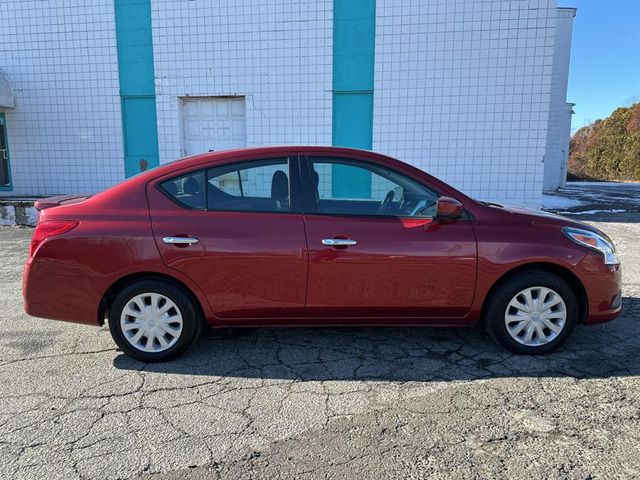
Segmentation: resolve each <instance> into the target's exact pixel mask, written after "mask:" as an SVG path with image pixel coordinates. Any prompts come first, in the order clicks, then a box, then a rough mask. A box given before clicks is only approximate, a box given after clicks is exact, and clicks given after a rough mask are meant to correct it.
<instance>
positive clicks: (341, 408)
mask: <svg viewBox="0 0 640 480" xmlns="http://www.w3.org/2000/svg"><path fill="white" fill-rule="evenodd" d="M634 218H635V222H634V221H633V220H634ZM638 220H640V218H639V217H632V218H631V221H627V222H625V223H621V222H617V221H614V222H612V223H602V222H600V223H597V226H598V227H599V228H602V229H603V230H604V231H606V232H607V233H608V234H609V235H610V236H611V237H612V238H613V239H614V240H615V242H616V243H617V245H618V247H619V249H620V255H621V257H622V261H623V267H624V283H625V285H624V290H623V294H624V315H623V316H622V317H621V318H620V319H618V320H617V321H614V322H612V323H609V324H606V325H603V326H597V327H588V328H587V327H581V328H578V329H577V330H576V332H575V334H574V335H573V337H572V338H571V339H570V340H569V341H568V343H567V344H566V346H565V347H564V348H563V349H562V350H560V351H558V352H556V353H554V354H552V355H550V356H546V357H539V358H533V357H517V356H513V355H510V354H509V353H507V352H505V351H503V350H502V349H500V348H499V347H497V346H496V345H494V344H493V343H492V342H491V341H490V340H489V338H488V337H487V335H486V334H485V333H484V332H483V331H481V330H459V329H458V330H456V329H417V328H383V329H359V328H345V329H306V328H304V329H254V330H239V331H237V332H233V333H232V334H225V333H218V334H207V335H206V336H205V337H203V338H202V339H201V340H199V341H198V342H197V343H196V345H194V348H192V350H191V351H190V352H189V353H188V354H187V355H186V356H184V357H183V358H181V359H180V360H178V361H174V362H171V363H166V364H156V365H147V364H142V363H139V362H136V361H133V360H131V359H129V358H127V357H125V356H124V355H122V354H121V353H120V352H118V351H117V350H116V348H115V346H114V344H113V343H112V341H111V338H110V336H109V333H108V331H107V330H106V329H105V328H94V327H88V326H82V325H74V324H68V323H62V322H55V321H49V320H40V319H36V318H31V317H29V316H27V315H25V314H24V313H23V311H22V300H21V296H20V281H21V277H20V275H21V267H22V263H23V261H24V259H25V256H26V253H27V250H28V244H29V238H30V235H31V232H32V230H30V229H26V228H19V227H3V228H0V252H1V258H2V261H1V262H0V405H2V407H1V408H0V478H7V479H9V478H12V479H14V478H15V479H21V478H29V479H51V480H52V479H57V478H60V479H74V478H83V479H116V478H131V477H136V476H143V477H145V476H150V477H152V478H156V479H185V478H186V479H189V478H191V479H196V478H198V479H204V478H224V479H228V478H247V479H248V478H331V479H333V478H335V479H338V478H376V479H380V478H425V477H430V478H505V479H506V478H541V477H544V478H576V479H578V478H579V479H584V478H632V477H636V478H637V477H640V455H639V453H640V269H639V268H640V267H638V265H640V242H638V240H637V239H638V237H640V223H637V222H638Z"/></svg>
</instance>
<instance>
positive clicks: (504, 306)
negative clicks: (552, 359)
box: [485, 271, 578, 355]
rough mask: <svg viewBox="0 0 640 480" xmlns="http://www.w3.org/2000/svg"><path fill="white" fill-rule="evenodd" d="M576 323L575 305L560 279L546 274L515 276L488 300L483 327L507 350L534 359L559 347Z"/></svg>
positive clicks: (576, 306)
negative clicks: (533, 356)
mask: <svg viewBox="0 0 640 480" xmlns="http://www.w3.org/2000/svg"><path fill="white" fill-rule="evenodd" d="M577 320H578V302H577V300H576V296H575V294H574V293H573V290H572V289H571V287H570V286H569V285H568V284H567V282H565V281H564V280H563V279H562V278H560V277H558V276H557V275H554V274H552V273H549V272H545V271H529V272H523V273H520V274H517V275H515V276H513V277H511V278H509V279H508V280H507V281H504V282H502V284H501V285H499V286H498V287H497V289H496V290H495V292H494V293H493V294H492V295H491V297H490V298H489V299H488V304H487V308H486V311H485V326H486V328H487V331H488V332H489V335H491V337H493V339H494V340H496V341H497V342H498V343H499V344H500V345H502V346H503V347H504V348H506V349H507V350H509V351H511V352H513V353H517V354H527V355H536V354H543V353H548V352H551V351H553V350H555V349H556V348H558V347H560V345H562V344H563V343H564V342H565V341H566V339H567V338H568V337H569V335H571V332H572V331H573V329H574V327H575V326H576V323H577Z"/></svg>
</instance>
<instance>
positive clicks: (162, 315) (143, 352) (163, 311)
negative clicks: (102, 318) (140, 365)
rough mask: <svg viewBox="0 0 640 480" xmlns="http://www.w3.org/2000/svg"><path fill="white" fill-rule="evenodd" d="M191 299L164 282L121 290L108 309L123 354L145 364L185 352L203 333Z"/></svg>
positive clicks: (147, 282) (152, 281)
mask: <svg viewBox="0 0 640 480" xmlns="http://www.w3.org/2000/svg"><path fill="white" fill-rule="evenodd" d="M200 325H201V322H200V318H199V316H198V310H197V309H196V308H195V306H194V304H193V301H192V300H191V298H190V296H189V295H187V294H186V293H185V292H184V291H183V290H182V289H181V288H180V287H178V286H177V285H174V284H172V283H169V282H165V281H162V280H155V279H149V280H140V281H136V282H134V283H132V284H130V285H128V286H127V287H125V288H124V289H123V290H121V291H120V292H119V293H118V294H117V295H116V297H115V298H114V300H113V303H112V304H111V308H110V310H109V330H110V332H111V336H112V337H113V340H114V341H115V342H116V344H117V345H118V346H119V347H120V348H121V349H122V351H123V352H124V353H126V354H127V355H129V356H130V357H133V358H135V359H137V360H141V361H143V362H160V361H166V360H171V359H173V358H176V357H177V356H179V355H181V354H182V353H184V351H185V350H187V349H188V348H189V346H190V345H191V344H192V343H193V341H194V340H195V339H196V337H197V336H198V333H199V331H200Z"/></svg>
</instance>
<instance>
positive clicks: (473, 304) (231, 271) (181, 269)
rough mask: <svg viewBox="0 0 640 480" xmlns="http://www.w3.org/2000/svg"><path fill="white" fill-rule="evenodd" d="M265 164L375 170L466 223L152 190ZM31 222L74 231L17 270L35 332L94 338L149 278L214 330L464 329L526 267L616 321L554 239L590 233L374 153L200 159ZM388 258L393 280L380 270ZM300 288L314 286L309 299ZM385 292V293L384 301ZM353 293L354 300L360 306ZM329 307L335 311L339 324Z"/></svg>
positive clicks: (614, 306)
mask: <svg viewBox="0 0 640 480" xmlns="http://www.w3.org/2000/svg"><path fill="white" fill-rule="evenodd" d="M274 155H280V156H298V155H299V156H301V157H302V156H306V155H339V156H341V157H352V158H357V159H364V160H367V161H371V162H379V163H381V164H383V165H385V166H387V167H389V168H393V169H396V170H398V171H399V172H401V173H404V174H405V175H409V176H411V177H413V178H414V179H416V180H418V181H421V182H424V183H425V184H428V185H429V186H430V187H432V188H434V189H435V190H437V191H438V192H440V193H442V194H443V195H447V196H450V197H453V198H456V199H458V200H460V201H461V202H462V204H463V206H464V208H465V210H466V211H468V212H469V213H470V215H471V221H467V220H464V221H460V222H453V223H450V224H446V223H441V224H440V223H439V222H437V221H434V222H431V223H432V224H429V223H430V222H425V221H422V223H420V222H415V221H410V222H407V223H405V222H403V221H402V220H390V221H387V220H383V221H376V222H362V221H359V220H357V219H355V218H353V217H349V218H345V219H340V220H337V219H332V220H330V222H329V223H327V217H324V216H319V215H315V214H314V213H310V214H307V215H306V223H305V220H304V219H303V215H302V214H301V213H300V214H299V213H292V214H281V213H279V214H264V213H260V214H254V213H233V214H230V213H222V212H190V211H187V210H183V209H178V210H175V209H173V206H175V204H172V203H171V200H169V199H168V198H167V197H166V196H164V195H163V194H162V193H161V192H159V191H158V190H157V189H156V188H155V183H157V181H158V179H160V178H163V177H167V176H171V175H180V174H182V173H184V172H185V171H188V170H190V169H196V168H204V167H205V166H207V167H208V166H211V165H217V164H221V163H225V162H235V161H239V160H250V159H257V158H264V157H265V156H274ZM147 194H149V199H147ZM149 202H150V203H151V209H152V216H153V217H154V222H153V229H152V223H151V220H150V212H149ZM170 205H171V208H170ZM196 213H197V215H196ZM276 217H277V218H276ZM41 219H42V220H48V219H51V220H55V219H61V220H65V219H66V220H77V221H79V225H78V226H77V227H76V228H74V229H73V230H71V231H69V232H67V233H64V234H62V235H59V236H55V237H51V238H49V239H47V240H45V241H44V242H43V243H42V244H41V245H40V246H39V248H38V250H37V252H36V254H35V256H34V257H29V259H28V260H27V264H26V266H25V271H24V276H23V281H24V283H23V295H24V298H25V310H26V311H27V313H29V314H31V315H34V316H41V317H46V318H54V319H60V320H66V321H72V322H79V323H88V324H97V323H98V321H99V319H98V313H99V310H100V302H101V300H102V299H103V297H104V295H105V293H106V292H107V290H108V289H109V288H110V287H111V285H113V284H114V283H115V282H117V281H118V280H120V279H121V278H124V277H127V276H129V275H132V274H139V273H157V274H161V275H166V276H169V277H172V278H175V279H176V280H178V281H180V282H182V283H183V284H185V285H186V286H187V288H189V289H190V290H191V291H192V292H193V294H194V295H195V297H196V298H197V300H198V302H199V303H200V306H201V307H202V310H203V312H204V315H205V317H206V318H207V321H208V322H209V323H210V324H211V325H213V326H224V325H318V324H326V325H347V324H350V325H351V324H359V325H367V324H375V325H425V324H430V325H461V324H472V323H475V322H477V321H478V320H479V319H480V316H481V312H482V306H483V303H484V301H485V299H486V297H487V294H488V293H489V292H490V290H491V288H492V287H493V286H494V285H495V283H496V281H498V280H499V279H500V278H504V275H505V274H507V273H508V272H510V271H512V270H513V269H515V268H518V267H521V266H523V265H527V264H532V263H547V264H553V265H555V266H556V267H558V268H563V269H566V270H567V271H570V272H571V273H572V274H573V275H575V277H576V278H578V279H579V281H580V282H581V283H582V285H583V286H584V289H585V291H586V293H587V297H588V302H587V303H588V318H587V323H596V322H601V321H607V320H610V319H612V318H614V317H615V316H617V315H618V314H619V312H620V305H619V303H616V302H618V301H619V298H618V297H619V289H620V269H619V268H618V267H610V266H605V265H604V264H603V262H602V259H601V257H600V256H599V255H598V254H597V253H592V252H590V251H588V250H586V249H585V248H583V247H580V246H578V245H576V244H573V243H571V242H570V241H568V240H567V239H566V238H565V237H564V236H563V234H562V232H561V230H560V228H561V226H562V225H564V224H572V223H573V224H574V225H578V226H580V227H581V228H589V227H585V226H584V225H581V224H577V223H575V222H572V221H571V220H568V219H558V218H557V217H556V218H555V219H551V218H549V219H545V218H543V217H535V216H532V215H526V214H520V213H513V212H511V211H509V210H501V209H499V208H492V207H487V206H485V205H482V204H480V203H477V202H475V201H473V200H471V199H470V198H468V197H466V196H464V195H463V194H461V193H460V192H458V191H456V190H455V189H453V188H452V187H450V186H448V185H446V184H444V183H443V182H440V181H439V180H437V179H435V178H433V177H431V176H430V175H428V174H426V173H424V172H422V171H420V170H418V169H416V168H414V167H411V166H409V165H406V164H404V163H402V162H399V161H397V160H393V159H390V158H388V157H384V156H382V155H377V154H374V153H372V152H362V151H356V150H350V149H341V148H329V147H278V148H263V149H243V150H237V151H228V152H216V153H212V154H207V155H201V156H198V157H193V158H190V159H185V160H183V161H180V162H176V163H174V164H168V165H164V166H161V167H158V168H157V169H154V170H153V171H149V172H146V173H144V174H141V175H139V176H137V177H134V178H132V179H130V180H128V181H126V182H123V183H121V184H119V185H117V186H115V187H113V188H111V189H109V190H106V191H105V192H102V193H101V194H98V195H95V196H93V197H91V198H89V199H87V200H84V201H80V202H77V203H69V204H65V205H62V206H56V207H51V208H47V209H45V210H43V211H42V212H41ZM390 222H391V223H390ZM305 228H306V232H305ZM183 230H184V231H183ZM187 230H188V231H187ZM196 231H197V235H198V236H199V238H201V240H202V243H201V244H198V246H197V248H193V249H191V248H190V249H188V250H189V252H188V254H185V253H186V252H185V251H183V250H185V249H180V248H177V247H172V246H169V247H172V248H169V247H166V248H165V247H164V244H162V246H161V243H159V242H158V239H160V241H161V239H162V237H163V236H165V235H175V234H192V235H194V236H195V235H196V234H193V233H192V232H196ZM169 232H170V233H169ZM154 234H155V238H154ZM396 234H398V235H399V238H400V240H399V241H396V237H395V236H396ZM325 235H330V236H335V235H353V236H354V237H355V236H356V235H357V236H358V238H357V239H358V240H359V241H360V239H361V238H362V239H364V240H362V241H361V242H363V243H361V245H362V248H361V249H360V250H359V251H358V250H356V249H352V250H347V251H342V250H337V249H329V248H323V247H322V246H319V245H318V244H317V240H319V239H321V238H324V236H325ZM429 235H431V236H429ZM439 235H441V236H439ZM474 236H475V238H477V242H478V244H477V260H476V256H475V251H474V250H475V248H476V247H475V241H474V240H472V238H473V237H474ZM436 237H437V238H436ZM427 238H428V240H427ZM307 242H308V243H309V248H308V250H307V246H306V245H307ZM394 242H395V245H391V244H392V243H394ZM159 246H160V249H162V255H161V251H160V250H159ZM423 247H424V250H423ZM347 252H349V253H347ZM392 258H393V265H394V268H395V269H390V268H389V265H390V264H389V262H390V260H391V259H392ZM452 261H453V262H455V265H456V268H452V264H451V262H452ZM476 262H477V275H476V267H475V264H476ZM423 269H424V270H429V273H428V274H427V273H425V272H424V271H423ZM308 274H310V275H314V278H315V279H316V280H312V281H311V282H310V283H309V289H308V288H307V283H308V280H307V276H308ZM315 274H317V277H316V276H315ZM376 278H382V279H383V280H384V281H377V280H375V279H376ZM434 279H438V280H440V281H439V282H435V281H434ZM385 284H386V285H387V286H389V291H384V290H381V288H383V287H384V286H385ZM350 285H355V287H354V288H355V289H356V294H357V295H359V296H360V298H359V299H358V302H359V303H358V304H355V303H354V301H353V300H354V297H353V293H354V292H353V290H350ZM429 296H431V297H429ZM429 298H431V300H429ZM403 301H407V303H403ZM429 301H431V303H429ZM341 302H342V303H341ZM369 302H370V303H369ZM305 305H306V306H308V307H309V309H308V310H305ZM340 305H344V306H345V307H346V308H344V309H342V311H340Z"/></svg>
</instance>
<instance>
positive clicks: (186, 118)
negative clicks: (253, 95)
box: [182, 97, 247, 155]
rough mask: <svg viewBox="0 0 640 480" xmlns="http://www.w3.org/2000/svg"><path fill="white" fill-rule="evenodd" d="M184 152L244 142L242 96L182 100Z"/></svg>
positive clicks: (245, 141) (245, 139)
mask: <svg viewBox="0 0 640 480" xmlns="http://www.w3.org/2000/svg"><path fill="white" fill-rule="evenodd" d="M182 128H183V136H182V138H183V143H182V149H183V154H184V155H196V154H198V153H205V152H211V151H217V150H226V149H229V148H238V147H245V146H246V145H247V130H246V122H245V101H244V97H208V98H202V97H200V98H183V99H182Z"/></svg>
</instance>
